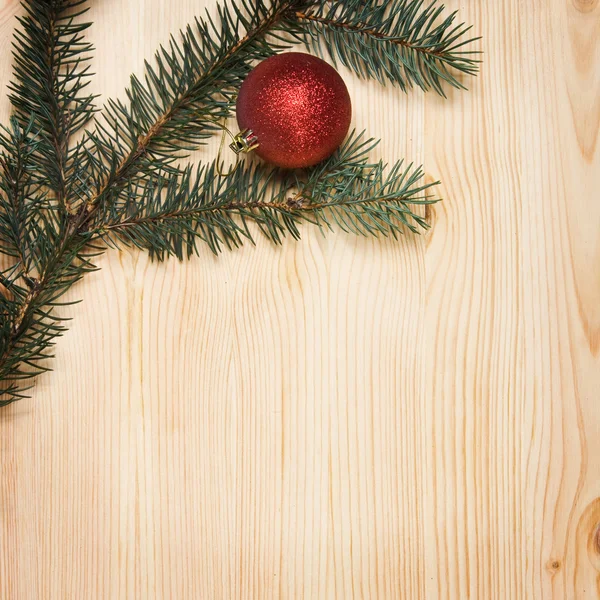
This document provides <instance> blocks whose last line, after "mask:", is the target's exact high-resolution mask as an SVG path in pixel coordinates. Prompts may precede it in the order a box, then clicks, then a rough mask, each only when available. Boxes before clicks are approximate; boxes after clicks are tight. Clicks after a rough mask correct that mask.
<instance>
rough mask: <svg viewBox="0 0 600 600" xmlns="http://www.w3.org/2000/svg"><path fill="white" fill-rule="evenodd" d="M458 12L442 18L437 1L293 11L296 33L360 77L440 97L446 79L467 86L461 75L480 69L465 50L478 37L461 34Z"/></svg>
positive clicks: (322, 1) (350, 1) (323, 3)
mask: <svg viewBox="0 0 600 600" xmlns="http://www.w3.org/2000/svg"><path fill="white" fill-rule="evenodd" d="M456 14H457V13H456V12H453V13H451V14H449V15H447V16H445V17H444V6H443V5H440V4H439V3H438V2H437V1H436V0H433V1H432V2H431V4H429V5H428V6H426V5H425V1H424V0H391V1H389V2H382V1H381V0H336V1H333V2H332V1H329V0H317V2H312V3H311V5H310V6H309V7H308V8H307V9H306V10H299V11H296V13H295V19H296V20H297V23H298V25H299V26H300V31H299V32H296V33H295V34H294V37H296V39H298V40H300V41H302V42H303V43H304V44H305V45H306V46H307V47H309V48H310V49H312V50H313V51H314V52H316V53H317V54H319V55H321V56H322V55H323V53H324V51H326V52H327V54H329V56H330V57H331V58H332V59H333V60H334V62H335V61H336V60H339V61H340V62H341V63H342V64H343V65H344V66H346V67H349V68H350V69H352V70H353V71H354V72H355V73H356V74H357V75H358V76H359V77H367V78H374V79H377V80H378V81H379V82H380V83H382V84H384V83H385V82H386V81H390V82H392V83H393V84H397V85H398V86H399V87H400V88H401V89H402V90H404V91H406V90H407V89H408V88H410V87H412V86H413V85H417V86H418V87H420V88H421V89H423V90H424V91H427V90H429V89H434V90H435V91H436V92H438V93H439V94H441V95H443V96H444V95H445V93H444V89H443V84H444V83H446V84H449V85H451V86H453V87H456V88H463V89H465V86H464V84H463V83H462V81H461V79H460V78H459V75H460V74H465V75H475V74H476V73H477V71H478V64H479V61H478V60H476V58H475V56H476V55H477V54H478V52H476V51H473V50H465V47H467V46H468V45H470V44H471V43H472V42H474V41H475V40H477V39H478V38H470V39H469V38H466V37H465V34H466V33H467V32H468V31H469V29H470V27H467V26H465V25H464V24H458V25H456V24H455V20H456Z"/></svg>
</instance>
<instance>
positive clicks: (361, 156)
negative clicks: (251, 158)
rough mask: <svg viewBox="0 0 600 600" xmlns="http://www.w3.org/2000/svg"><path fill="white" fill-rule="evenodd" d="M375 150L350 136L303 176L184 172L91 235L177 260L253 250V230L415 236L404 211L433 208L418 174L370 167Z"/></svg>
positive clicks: (135, 195)
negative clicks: (309, 226)
mask: <svg viewBox="0 0 600 600" xmlns="http://www.w3.org/2000/svg"><path fill="white" fill-rule="evenodd" d="M376 143H377V142H376V141H375V140H372V139H369V140H364V139H363V134H361V135H358V136H356V135H354V134H352V135H351V136H350V137H349V139H348V140H347V142H346V143H345V144H344V145H343V146H342V147H341V148H340V149H339V150H338V151H337V152H336V153H335V154H334V155H333V156H332V157H331V158H330V159H328V160H327V161H325V162H324V163H322V164H321V165H319V166H317V167H315V168H313V169H310V170H308V171H306V172H303V173H298V172H290V171H282V170H279V169H273V168H270V167H265V166H264V165H262V164H258V165H245V166H240V167H239V168H237V169H236V170H235V171H234V173H233V174H232V175H229V176H224V175H220V174H219V169H218V168H217V164H216V163H215V162H213V163H212V164H210V165H209V166H208V167H199V168H198V170H197V171H196V173H195V174H193V173H192V169H191V168H188V169H186V171H185V173H184V174H183V176H182V177H181V178H179V177H171V178H170V179H167V180H162V179H157V180H154V181H150V182H147V183H146V184H145V186H144V187H143V189H141V190H140V189H132V190H130V195H129V199H130V200H129V202H127V203H124V204H123V205H122V206H121V207H120V209H119V210H117V211H115V210H110V209H108V210H107V211H106V212H105V214H99V215H98V221H99V223H101V224H100V225H99V226H98V228H97V229H94V228H92V229H91V231H90V233H92V234H96V235H98V236H100V237H101V238H102V239H103V240H105V241H107V242H108V243H109V244H116V243H118V241H123V242H124V243H125V244H126V245H132V246H135V247H138V248H144V249H147V250H150V251H151V252H152V253H153V254H154V255H156V256H157V257H158V258H160V259H162V258H165V257H166V256H168V255H175V256H177V257H178V258H180V259H181V258H183V256H184V254H187V255H188V256H190V255H191V254H193V253H195V252H197V250H198V248H197V245H196V241H197V240H201V241H203V242H205V243H206V244H208V246H209V248H210V249H211V250H212V251H213V252H214V253H218V252H219V251H221V250H222V249H223V247H226V248H228V249H232V248H234V247H238V246H240V245H241V244H242V243H243V241H244V240H249V241H251V242H253V241H254V240H253V233H252V229H251V228H250V227H249V225H250V224H251V223H254V224H255V225H257V226H258V229H259V231H260V232H261V233H262V234H263V235H265V236H266V237H267V238H269V239H270V240H271V241H273V242H275V243H281V242H282V240H283V238H284V237H285V236H286V235H291V236H292V237H293V238H295V239H298V238H299V237H300V230H299V228H298V226H299V224H300V223H301V222H302V221H308V222H311V223H314V224H316V225H318V226H319V227H321V228H322V229H334V228H335V227H338V228H339V229H341V230H343V231H346V232H353V233H357V234H362V235H378V234H382V235H390V234H391V235H393V236H394V237H395V236H397V235H398V234H399V233H402V231H403V229H404V228H408V229H409V230H411V231H413V232H415V233H417V232H418V231H419V229H421V228H427V227H428V225H427V223H426V221H425V220H424V219H423V218H422V217H421V216H420V215H419V214H417V213H416V212H414V210H413V209H412V208H411V207H410V205H411V204H412V205H419V204H431V203H433V202H436V200H435V199H434V198H433V197H431V196H429V195H427V194H426V193H425V192H426V191H427V190H428V189H429V188H430V187H431V186H433V185H435V184H433V183H431V184H425V185H420V184H419V180H420V179H421V178H422V175H423V172H422V170H421V169H420V168H418V169H413V167H412V165H410V166H408V167H403V164H402V162H397V163H396V164H394V165H393V166H392V167H391V169H389V170H387V169H386V166H385V165H384V164H383V163H382V162H378V163H369V162H368V153H369V151H370V150H371V149H372V148H373V147H374V146H375V144H376Z"/></svg>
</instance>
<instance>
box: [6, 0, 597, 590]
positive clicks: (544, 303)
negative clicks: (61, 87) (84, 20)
mask: <svg viewBox="0 0 600 600" xmlns="http://www.w3.org/2000/svg"><path fill="white" fill-rule="evenodd" d="M204 3H205V4H210V5H211V6H212V5H213V2H212V0H204ZM447 4H448V5H449V7H450V8H452V9H454V8H456V9H460V11H461V16H462V18H464V20H466V21H468V22H472V23H474V30H475V32H476V34H478V35H482V36H483V38H484V39H483V42H482V43H481V47H482V48H483V49H484V50H485V61H484V64H483V67H482V73H481V76H480V77H479V78H478V79H477V80H475V81H470V82H469V85H470V87H471V90H470V92H468V93H465V92H454V91H452V92H450V93H449V99H448V100H447V101H443V100H442V99H440V98H438V97H436V96H435V95H433V94H429V95H424V94H422V93H420V92H418V91H414V92H411V93H410V94H408V95H405V94H402V93H400V92H398V91H397V90H394V89H391V88H387V89H383V88H381V87H379V86H378V85H377V84H375V83H364V82H358V81H357V80H356V79H355V78H353V77H352V76H351V75H350V74H349V73H348V72H347V71H342V74H343V76H344V78H345V79H346V81H347V82H348V85H349V87H350V90H351V95H352V99H353V104H354V124H355V126H356V127H357V128H360V129H362V128H365V129H367V130H368V131H369V133H370V134H371V135H374V136H378V137H382V138H383V142H382V144H381V147H380V149H379V156H383V157H385V158H386V159H387V160H393V159H396V158H399V157H402V156H405V157H407V158H408V159H409V160H414V161H416V162H423V163H424V164H425V166H426V170H427V174H428V175H427V176H428V177H431V178H434V179H438V178H439V179H441V180H442V181H443V184H442V186H441V187H440V189H439V192H440V194H441V195H443V197H444V198H445V201H444V202H443V204H440V205H437V206H436V207H435V209H434V210H432V211H431V218H432V222H433V228H432V230H431V231H430V232H429V233H428V234H427V235H425V236H421V237H414V236H407V237H405V238H404V239H402V240H400V241H399V242H394V241H375V240H370V239H358V238H355V237H352V236H347V235H330V236H328V237H322V236H320V235H319V234H317V233H316V232H315V231H314V230H311V229H310V228H305V230H304V231H303V235H304V239H303V241H302V242H301V243H294V242H289V243H287V244H286V245H285V246H284V247H283V248H274V247H272V246H270V245H269V244H268V243H265V242H263V241H261V242H260V243H259V244H258V246H257V247H256V248H252V247H247V248H244V249H243V250H241V251H239V252H236V253H231V254H225V255H223V256H221V257H220V258H218V259H215V258H213V257H212V256H211V255H210V253H209V252H208V251H204V252H202V254H201V256H200V257H199V258H195V259H193V260H191V261H189V262H186V263H183V264H180V263H178V262H176V261H171V262H168V263H166V264H161V265H157V264H152V263H151V262H150V261H149V260H148V258H147V257H146V256H145V255H142V254H140V253H137V252H122V253H119V252H117V251H111V252H109V253H108V254H106V255H105V256H104V257H103V258H102V259H101V261H100V266H101V267H102V270H101V271H100V272H98V273H95V274H93V275H90V276H88V277H87V278H86V280H85V281H84V282H83V283H82V284H80V285H78V286H77V287H76V288H75V289H74V290H73V291H72V293H71V295H70V297H71V298H72V299H78V298H81V299H83V303H82V304H80V305H78V306H76V307H74V308H72V310H71V316H72V317H73V319H74V320H73V323H72V326H71V329H70V331H69V332H68V334H67V335H65V336H64V338H63V339H62V340H61V341H60V343H59V345H58V347H57V359H56V361H55V364H54V367H55V371H54V372H52V373H49V374H46V375H44V376H43V377H40V378H39V381H38V383H37V386H36V388H35V390H34V392H33V398H32V399H31V400H28V401H23V402H20V403H18V404H15V405H13V406H11V407H10V408H8V409H4V410H2V411H0V598H1V599H2V600H38V599H40V600H42V599H43V600H46V599H59V598H60V599H63V598H64V599H78V600H79V599H81V600H83V599H103V600H104V599H122V598H130V599H140V598H143V599H144V600H146V599H152V598H173V599H177V600H185V599H190V600H191V599H193V600H197V599H202V600H232V599H241V600H262V599H275V598H282V599H283V598H286V599H300V598H306V599H307V600H317V599H319V600H320V599H329V598H337V599H341V600H350V599H354V598H356V599H359V598H365V599H366V598H372V599H378V600H400V599H411V600H412V599H421V598H422V599H427V600H434V599H437V598H450V599H456V600H463V599H466V598H477V599H481V600H494V599H496V600H509V599H515V600H517V599H519V600H521V599H541V600H549V599H554V600H565V599H577V600H581V599H588V598H600V533H599V532H600V529H599V526H600V235H599V233H600V191H599V190H600V150H599V149H598V132H599V123H600V91H599V90H600V2H598V0H548V1H546V2H522V1H520V0H496V1H494V2H491V1H488V2H484V1H482V0H461V1H459V0H449V1H448V2H447ZM93 5H94V7H93V10H92V14H93V19H94V21H95V22H96V25H95V26H94V29H93V32H92V34H91V36H92V37H93V40H94V42H95V44H96V46H97V52H96V58H95V61H94V69H95V71H96V73H97V77H96V79H95V82H94V86H95V89H96V90H97V91H98V92H100V93H101V94H102V96H103V98H107V97H109V96H114V95H122V90H123V89H124V87H125V85H126V84H127V78H128V74H129V73H130V72H132V71H135V72H138V73H139V72H140V71H141V68H142V64H143V59H144V58H145V57H150V55H151V53H152V52H153V50H154V49H155V48H156V46H157V45H158V44H159V43H161V42H166V41H167V40H168V36H169V34H170V33H172V32H175V31H176V30H177V29H178V28H179V27H181V26H183V25H184V24H186V23H187V22H188V21H189V20H190V19H191V18H192V17H193V16H194V15H195V14H198V13H199V12H200V11H201V9H202V1H199V0H193V1H192V0H178V1H177V2H168V1H167V0H127V1H125V0H102V1H100V0H97V1H95V2H94V3H93ZM19 10H20V9H19V8H18V2H17V1H16V0H4V1H3V2H0V33H1V35H0V40H1V41H0V83H1V84H2V89H1V91H2V99H1V105H0V106H1V109H2V110H1V113H2V115H4V116H7V115H8V103H7V101H6V98H5V92H6V85H7V83H8V80H9V76H10V61H11V59H10V32H11V29H12V27H13V25H14V18H13V16H14V15H15V14H16V13H18V11H19ZM216 144H217V141H216V140H215V142H214V144H212V145H211V146H210V147H209V148H208V149H207V151H206V153H205V154H204V155H206V156H208V155H210V154H211V153H212V154H214V152H215V149H216Z"/></svg>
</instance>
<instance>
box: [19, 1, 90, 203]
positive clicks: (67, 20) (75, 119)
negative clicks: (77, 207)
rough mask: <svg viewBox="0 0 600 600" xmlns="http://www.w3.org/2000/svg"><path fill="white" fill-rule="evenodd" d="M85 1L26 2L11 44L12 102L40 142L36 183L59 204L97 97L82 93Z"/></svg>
mask: <svg viewBox="0 0 600 600" xmlns="http://www.w3.org/2000/svg"><path fill="white" fill-rule="evenodd" d="M86 4H87V0H45V1H43V2H42V1H39V2H32V1H29V2H23V7H24V8H25V15H24V16H23V17H19V22H20V24H21V27H22V30H17V31H16V32H15V36H14V41H13V58H14V81H13V83H12V84H11V85H10V86H9V89H10V91H11V93H10V94H9V98H10V100H11V103H12V105H13V107H14V114H15V117H16V118H17V119H18V120H19V122H20V123H21V125H22V126H27V124H28V123H29V122H30V121H31V122H32V129H33V130H34V131H35V132H36V135H37V137H38V142H37V144H36V152H35V155H34V158H35V161H36V166H37V169H38V173H37V175H38V177H39V178H40V179H43V181H44V183H45V185H46V186H47V187H48V188H49V189H51V190H52V191H53V192H54V194H55V195H56V198H57V200H58V201H59V203H63V202H65V199H66V198H67V196H68V195H69V189H68V188H69V185H70V179H71V176H72V170H73V166H74V163H76V162H77V161H78V157H77V156H76V155H74V154H73V153H72V152H70V148H69V140H70V138H71V136H72V135H73V134H74V133H76V132H77V131H79V130H80V129H81V128H82V127H83V126H84V125H85V124H86V123H87V122H88V121H89V120H90V118H91V117H92V115H93V113H94V96H93V95H91V94H85V93H83V92H84V91H85V88H86V87H87V86H88V84H89V80H90V76H91V73H90V65H89V61H90V59H91V52H92V50H93V48H92V45H91V44H90V43H88V42H86V41H85V39H84V33H85V31H86V30H87V29H88V28H89V27H90V23H80V22H79V17H80V16H81V15H83V14H84V13H85V12H87V8H86Z"/></svg>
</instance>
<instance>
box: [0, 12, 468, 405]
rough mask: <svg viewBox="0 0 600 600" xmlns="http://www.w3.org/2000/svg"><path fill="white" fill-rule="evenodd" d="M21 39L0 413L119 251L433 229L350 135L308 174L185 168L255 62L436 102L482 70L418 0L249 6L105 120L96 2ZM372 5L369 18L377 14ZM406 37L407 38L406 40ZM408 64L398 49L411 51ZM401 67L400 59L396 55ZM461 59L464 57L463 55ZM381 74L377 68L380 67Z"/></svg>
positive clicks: (4, 182)
mask: <svg viewBox="0 0 600 600" xmlns="http://www.w3.org/2000/svg"><path fill="white" fill-rule="evenodd" d="M24 4H25V9H26V14H25V16H24V17H23V18H22V19H21V20H20V23H21V27H22V29H21V31H19V32H17V34H16V38H15V44H14V48H15V80H14V81H13V84H12V87H11V90H12V93H11V100H12V103H13V106H14V113H15V114H14V117H13V120H12V121H11V124H10V126H9V127H8V129H6V130H4V132H3V133H0V253H2V254H3V255H4V256H5V258H6V259H7V260H9V261H11V264H10V266H8V267H7V268H5V269H4V270H3V271H2V272H0V398H1V399H0V405H2V404H8V403H10V402H12V401H14V400H18V399H20V398H22V397H24V391H25V390H24V388H23V387H22V385H23V384H24V383H25V384H26V383H27V381H28V380H30V378H31V377H33V376H35V375H36V374H38V373H40V372H42V371H43V370H46V369H47V368H48V365H47V359H48V358H50V357H51V356H52V351H53V344H54V343H55V341H56V338H57V337H58V336H60V335H61V334H62V333H63V332H64V330H65V323H64V321H63V319H62V318H60V317H59V313H58V312H57V310H56V309H57V307H60V306H63V305H64V302H63V300H62V297H63V295H64V294H65V293H66V292H67V291H68V290H69V289H70V287H71V286H72V285H73V284H74V283H76V282H77V281H79V280H80V279H81V278H82V277H83V276H84V275H85V274H86V273H88V272H89V271H91V270H94V269H95V266H94V259H95V257H96V256H97V255H98V254H99V253H101V252H102V251H104V249H105V247H106V245H107V244H108V245H119V244H125V245H133V246H136V247H140V248H144V249H147V250H149V251H150V253H151V254H152V255H153V256H155V257H157V258H165V257H167V256H170V255H175V256H177V257H179V258H182V257H184V256H189V255H190V254H192V253H194V252H196V251H197V250H198V248H199V246H198V244H199V243H200V242H202V243H206V244H208V246H209V248H210V249H211V250H212V251H213V252H215V253H216V252H219V251H220V250H222V249H223V248H234V247H237V246H239V245H240V244H242V243H244V242H245V241H251V242H252V241H253V239H254V236H255V235H256V233H258V232H260V233H262V234H263V235H265V236H266V237H267V238H268V239H270V240H271V241H273V242H275V243H281V242H282V241H283V239H284V237H286V236H291V237H293V238H298V237H299V236H300V225H301V223H302V222H311V223H314V224H316V225H317V226H319V227H320V228H321V229H322V230H324V231H325V230H328V229H342V230H344V231H351V232H354V233H358V234H362V235H379V234H381V235H393V236H397V235H398V234H399V233H402V232H403V231H404V230H406V229H408V230H410V231H413V232H417V231H419V230H421V229H423V228H426V227H427V223H426V221H425V220H424V219H423V218H422V217H421V216H420V214H419V212H418V211H417V210H416V209H415V206H418V205H419V204H428V203H431V202H434V201H435V199H434V198H432V197H431V196H430V195H429V188H430V185H433V184H422V183H421V179H422V175H423V172H422V170H421V169H420V168H413V167H412V166H408V167H405V166H403V164H402V162H397V163H395V164H393V165H392V166H391V167H390V168H386V166H385V165H384V164H383V163H382V162H376V163H371V162H369V160H368V152H369V150H370V149H371V148H372V147H373V144H374V143H375V142H374V141H373V140H365V139H364V137H363V136H355V135H352V136H350V138H349V139H348V141H347V142H346V143H345V144H344V145H343V146H342V147H341V148H340V150H339V151H338V152H337V153H336V154H335V155H334V156H332V157H331V158H330V159H328V160H327V161H325V162H324V163H322V164H320V165H318V166H316V167H314V168H312V169H309V170H305V171H280V170H277V169H272V168H270V167H266V166H264V165H260V164H254V165H253V164H251V163H248V164H244V165H242V166H240V167H239V168H238V169H237V170H235V171H234V173H233V174H231V175H230V176H224V175H221V174H220V169H219V168H217V163H216V162H213V163H211V164H209V165H206V166H200V167H198V168H197V169H192V168H191V167H188V168H185V169H182V168H181V167H179V162H178V161H179V160H180V158H181V157H182V156H184V155H186V154H187V153H189V151H191V150H193V149H195V148H197V147H198V145H199V144H202V143H204V141H205V140H206V138H207V137H208V136H210V135H211V134H212V133H213V132H214V130H215V128H216V126H215V121H216V120H218V119H220V118H222V117H227V116H229V115H230V112H231V107H232V104H233V99H234V97H235V94H236V92H237V89H238V88H239V85H240V84H241V82H242V81H243V80H244V78H245V76H246V75H247V73H248V72H249V71H250V69H251V68H252V67H253V66H254V64H255V63H256V61H258V60H262V59H264V58H268V57H269V56H271V55H273V54H274V53H276V52H279V51H280V50H282V49H283V48H285V47H287V46H288V45H289V43H290V41H294V40H302V41H304V42H306V43H307V44H309V45H313V44H314V45H315V48H317V44H318V39H323V40H324V41H325V47H326V48H327V49H328V50H329V52H330V53H331V56H332V57H334V58H336V57H337V58H338V59H339V60H341V61H342V62H343V63H344V64H348V65H349V66H350V67H352V68H353V69H354V70H355V72H357V73H358V74H359V75H363V76H365V75H366V76H372V77H377V78H379V79H380V80H384V79H386V78H387V79H390V80H392V81H394V82H395V83H398V84H399V85H401V86H402V87H403V88H405V87H407V86H409V85H412V84H417V85H420V87H422V88H424V89H428V88H434V89H436V90H437V91H439V92H441V91H442V90H441V85H442V84H443V83H444V82H447V83H450V84H451V85H460V82H459V80H458V79H456V78H455V75H454V74H452V69H454V70H457V71H458V72H460V71H462V72H463V73H474V72H475V70H476V61H475V60H473V59H471V58H469V57H467V56H466V55H467V54H468V53H467V52H463V51H462V50H460V47H461V46H460V45H459V44H461V42H460V40H459V38H461V39H462V35H463V33H464V31H466V30H465V29H464V28H462V26H459V27H458V28H457V29H456V28H455V29H454V30H453V29H452V28H451V25H452V18H448V19H446V20H445V21H442V22H441V24H439V25H434V23H433V22H434V21H435V20H436V19H438V18H439V16H440V13H439V12H438V9H437V8H436V9H435V10H433V9H432V8H431V7H429V8H423V6H422V3H421V2H420V1H419V0H405V1H398V0H395V1H393V2H392V3H387V4H384V3H383V2H377V1H376V0H366V1H363V0H361V1H360V2H359V1H358V0H349V2H342V1H341V0H338V1H333V2H329V3H326V2H324V1H322V0H274V1H272V2H269V1H268V0H238V1H237V3H233V4H227V5H224V6H220V7H219V8H218V11H217V13H218V18H216V19H213V18H211V17H210V16H206V17H205V18H204V19H198V20H196V21H195V23H194V24H193V26H190V27H188V28H187V29H186V30H185V31H184V32H182V34H181V36H180V39H179V41H176V40H175V39H171V40H170V42H169V44H168V45H167V46H166V47H164V48H161V49H160V50H159V52H158V53H157V55H156V57H155V65H154V66H151V65H148V64H147V65H146V72H145V75H144V76H143V78H136V77H132V79H131V85H130V87H129V89H128V90H127V99H126V100H125V101H117V100H114V101H109V102H108V103H107V105H106V106H105V108H104V111H103V115H102V117H101V118H99V119H96V120H95V125H94V126H93V128H92V129H91V130H88V131H87V132H86V134H85V136H84V138H83V139H82V140H81V141H79V142H78V143H77V144H75V145H73V144H72V135H73V133H74V132H76V131H77V130H78V129H80V128H82V127H84V126H85V124H86V123H87V122H88V120H89V119H90V117H92V116H93V113H94V110H95V109H94V106H93V100H94V99H93V97H92V96H91V95H86V94H85V93H83V90H84V88H85V86H86V85H87V82H88V77H89V75H90V74H89V71H88V60H89V55H90V51H91V46H90V45H89V44H88V43H87V42H85V41H84V39H83V35H82V34H83V32H84V31H85V30H86V29H87V27H88V26H89V25H88V24H85V23H81V22H80V16H81V15H82V14H83V12H85V5H86V2H85V0H26V1H25V3H24ZM366 7H370V9H371V10H370V11H369V10H367V9H366ZM402 36H404V37H402ZM398 49H399V50H398ZM398 52H399V54H398ZM461 57H462V58H461ZM378 61H379V62H378Z"/></svg>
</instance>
